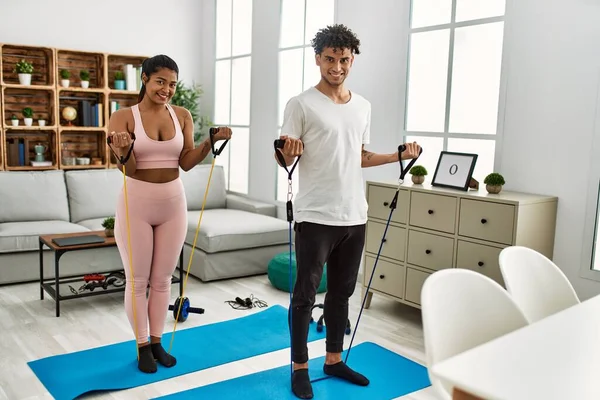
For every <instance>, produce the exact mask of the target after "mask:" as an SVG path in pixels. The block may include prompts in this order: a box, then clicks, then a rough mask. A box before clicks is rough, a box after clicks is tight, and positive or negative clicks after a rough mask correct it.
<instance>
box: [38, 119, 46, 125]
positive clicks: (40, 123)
mask: <svg viewBox="0 0 600 400" xmlns="http://www.w3.org/2000/svg"><path fill="white" fill-rule="evenodd" d="M38 125H39V126H46V120H45V119H44V118H38Z"/></svg>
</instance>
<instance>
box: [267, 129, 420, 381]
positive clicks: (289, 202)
mask: <svg viewBox="0 0 600 400" xmlns="http://www.w3.org/2000/svg"><path fill="white" fill-rule="evenodd" d="M284 144H285V139H276V140H275V141H274V143H273V146H274V148H275V155H276V157H277V159H278V160H279V163H280V164H281V166H282V167H283V168H285V171H286V172H287V174H288V192H287V202H286V215H287V221H288V224H289V250H290V264H289V277H290V279H289V285H290V286H289V290H290V308H289V318H288V319H289V321H288V323H289V325H290V343H292V292H293V289H292V222H293V221H294V212H293V207H292V175H293V173H294V169H296V165H298V161H300V157H301V156H298V157H297V158H296V162H295V163H294V165H293V166H292V169H291V170H288V168H287V164H286V162H285V159H284V157H283V154H282V153H281V151H279V149H283V146H284ZM405 150H406V146H405V145H403V144H401V145H400V146H398V162H399V164H400V177H399V178H398V187H397V188H396V193H394V198H393V199H392V202H391V203H390V215H389V217H388V220H387V223H386V225H385V230H384V231H383V237H382V238H381V243H380V244H379V251H377V257H376V258H375V264H374V265H373V271H371V277H370V278H369V284H368V285H367V290H366V292H365V293H368V292H369V289H370V288H371V283H372V282H373V276H374V275H375V269H376V268H377V262H378V261H379V255H380V254H381V250H382V248H383V244H384V243H385V241H386V239H385V236H386V234H387V230H388V227H389V226H390V221H391V219H392V214H393V213H394V210H395V209H396V205H397V204H398V194H399V193H400V187H401V186H402V184H403V183H404V177H405V176H406V174H407V173H408V171H410V168H411V167H412V166H413V165H414V163H415V162H416V161H417V159H418V158H419V157H420V156H421V154H422V153H423V148H421V149H420V150H419V155H418V156H417V157H416V158H413V159H412V160H411V161H410V162H409V163H408V165H407V166H406V168H405V167H404V165H403V163H402V157H401V154H402V153H403V152H404V151H405ZM366 300H367V295H365V296H364V297H363V301H362V305H361V307H360V312H359V313H358V318H357V320H356V325H355V326H354V332H353V333H352V339H350V345H349V346H348V350H347V352H346V359H345V360H344V363H348V356H349V355H350V349H352V343H353V342H354V336H355V335H356V330H357V329H358V324H359V323H360V317H361V316H362V312H363V310H364V308H365V302H366ZM315 307H319V308H322V307H321V304H319V305H316V306H313V307H312V308H311V311H312V310H313V309H314V308H315ZM311 319H312V318H311ZM322 329H323V316H321V318H319V322H318V323H317V331H318V332H321V331H322ZM350 329H351V327H350V320H348V322H347V324H346V334H349V331H350ZM293 365H294V364H293V359H292V349H291V346H290V375H291V374H293V373H294V367H293ZM328 378H329V377H322V378H317V379H315V380H312V381H311V382H317V381H320V380H324V379H328Z"/></svg>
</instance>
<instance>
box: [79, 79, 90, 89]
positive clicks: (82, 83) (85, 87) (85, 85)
mask: <svg viewBox="0 0 600 400" xmlns="http://www.w3.org/2000/svg"><path fill="white" fill-rule="evenodd" d="M81 87H82V88H83V89H87V88H89V87H90V81H81Z"/></svg>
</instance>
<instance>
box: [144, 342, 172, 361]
mask: <svg viewBox="0 0 600 400" xmlns="http://www.w3.org/2000/svg"><path fill="white" fill-rule="evenodd" d="M150 346H151V348H152V354H153V355H154V358H156V361H158V362H159V363H160V364H161V365H164V366H165V367H172V366H174V365H175V364H177V360H176V359H175V357H173V356H172V355H170V354H169V353H167V352H166V351H165V349H163V347H162V345H161V344H160V343H152V344H151V345H150Z"/></svg>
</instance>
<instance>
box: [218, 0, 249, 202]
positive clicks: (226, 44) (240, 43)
mask: <svg viewBox="0 0 600 400" xmlns="http://www.w3.org/2000/svg"><path fill="white" fill-rule="evenodd" d="M216 6H217V7H216V14H217V15H216V59H215V111H214V116H213V121H214V124H215V125H217V126H219V125H220V126H229V127H231V130H232V131H233V135H234V139H232V140H231V141H230V142H229V143H227V146H226V147H225V149H223V152H222V153H221V155H219V156H218V157H217V161H216V164H218V165H222V166H223V168H224V170H225V180H226V184H227V189H228V190H231V191H233V192H238V193H243V194H247V193H248V180H249V173H248V171H249V164H248V162H249V149H250V72H251V69H250V62H251V53H252V1H251V0H217V3H216ZM218 145H220V143H218Z"/></svg>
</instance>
